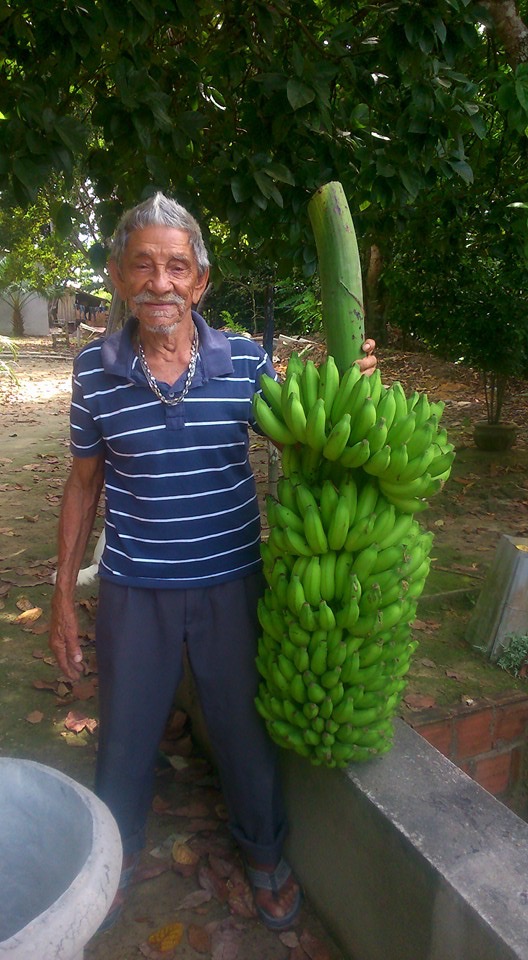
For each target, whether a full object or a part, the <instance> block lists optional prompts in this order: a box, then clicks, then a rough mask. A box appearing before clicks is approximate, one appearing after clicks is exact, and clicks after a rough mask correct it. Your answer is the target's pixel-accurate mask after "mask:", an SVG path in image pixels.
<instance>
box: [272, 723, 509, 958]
mask: <svg viewBox="0 0 528 960" xmlns="http://www.w3.org/2000/svg"><path fill="white" fill-rule="evenodd" d="M283 760H284V764H283V766H284V782H285V787H286V794H287V801H288V809H289V814H290V818H291V828H290V836H289V840H288V853H289V856H290V859H291V861H292V863H293V864H294V866H295V868H296V870H297V872H298V875H299V876H300V878H301V880H302V882H303V884H304V886H305V888H306V892H307V894H308V896H309V898H310V900H311V901H312V903H313V904H314V905H315V907H316V909H317V910H318V912H319V914H320V916H321V918H322V919H323V921H324V922H325V923H326V925H327V927H328V929H329V931H330V932H331V934H332V935H333V936H334V937H335V939H336V940H337V941H338V943H340V944H341V946H342V948H343V950H344V952H345V956H346V957H347V960H514V958H516V960H521V958H522V960H527V958H528V825H527V824H526V823H525V822H524V821H523V820H520V819H519V818H518V817H517V816H516V815H515V814H514V813H512V812H511V811H510V810H508V809H507V808H506V807H505V806H503V805H502V804H501V803H499V802H498V801H497V800H496V799H495V798H494V797H493V796H492V795H491V794H489V793H487V792H486V791H485V790H483V789H482V787H480V786H479V785H478V784H477V783H475V782H474V781H473V780H471V779H470V778H469V777H468V776H467V775H466V774H465V773H463V772H462V771H461V770H459V769H458V767H456V766H455V765H454V764H452V763H451V762H450V761H449V760H447V759H446V758H445V757H443V756H442V755H441V754H440V753H439V752H438V751H437V750H436V749H435V748H434V747H432V746H431V745H430V744H429V743H427V741H425V740H424V739H423V738H422V737H420V735H419V734H417V733H415V731H413V730H412V729H411V728H410V727H408V726H407V724H405V723H404V722H403V721H401V720H397V721H396V737H395V745H394V747H393V749H392V750H391V752H390V753H388V754H387V755H385V756H384V757H383V758H380V759H379V760H373V761H370V762H369V763H367V764H356V765H353V766H351V767H349V768H348V770H346V771H345V772H343V771H335V770H325V769H322V768H320V767H312V766H310V764H308V763H307V762H306V761H303V760H302V759H301V758H298V757H296V756H295V755H294V754H287V755H286V754H284V756H283Z"/></svg>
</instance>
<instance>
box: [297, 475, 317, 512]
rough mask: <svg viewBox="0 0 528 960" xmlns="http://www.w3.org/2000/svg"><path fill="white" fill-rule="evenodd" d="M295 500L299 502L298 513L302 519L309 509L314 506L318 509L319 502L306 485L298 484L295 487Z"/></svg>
mask: <svg viewBox="0 0 528 960" xmlns="http://www.w3.org/2000/svg"><path fill="white" fill-rule="evenodd" d="M295 498H296V500H297V507H298V513H299V515H300V516H301V517H303V516H304V513H305V510H306V509H307V507H309V506H312V507H315V508H316V509H317V500H316V499H315V497H314V495H313V493H312V491H311V490H310V488H309V487H307V486H306V484H305V483H298V484H297V485H296V486H295Z"/></svg>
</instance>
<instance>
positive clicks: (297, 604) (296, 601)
mask: <svg viewBox="0 0 528 960" xmlns="http://www.w3.org/2000/svg"><path fill="white" fill-rule="evenodd" d="M286 601H287V604H288V607H289V608H290V610H291V612H292V613H293V615H294V616H296V617H298V616H299V613H300V610H301V607H302V605H303V603H305V602H306V597H305V595H304V589H303V585H302V582H301V578H300V577H295V576H292V577H290V581H289V583H288V587H287V594H286Z"/></svg>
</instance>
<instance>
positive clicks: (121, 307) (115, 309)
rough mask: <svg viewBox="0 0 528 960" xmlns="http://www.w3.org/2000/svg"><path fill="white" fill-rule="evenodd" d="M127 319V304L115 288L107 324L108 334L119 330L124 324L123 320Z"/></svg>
mask: <svg viewBox="0 0 528 960" xmlns="http://www.w3.org/2000/svg"><path fill="white" fill-rule="evenodd" d="M124 319H125V304H124V303H123V301H122V300H121V297H120V296H119V294H118V293H117V291H116V290H114V292H113V294H112V303H111V304H110V312H109V314H108V323H107V325H106V336H107V337H109V336H110V334H111V333H115V331H116V330H119V328H120V327H122V326H123V321H124Z"/></svg>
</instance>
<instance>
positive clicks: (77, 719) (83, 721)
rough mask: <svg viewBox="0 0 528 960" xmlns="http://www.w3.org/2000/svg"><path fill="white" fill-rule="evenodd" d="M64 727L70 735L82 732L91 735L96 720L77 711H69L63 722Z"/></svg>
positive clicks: (95, 727) (94, 728)
mask: <svg viewBox="0 0 528 960" xmlns="http://www.w3.org/2000/svg"><path fill="white" fill-rule="evenodd" d="M64 726H65V727H66V729H67V730H70V731H71V732H72V733H81V732H82V731H83V730H88V732H89V733H93V732H94V730H96V729H97V720H95V719H94V718H93V717H87V716H85V714H83V713H79V711H77V710H70V712H69V713H68V715H67V717H66V718H65V720H64Z"/></svg>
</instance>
